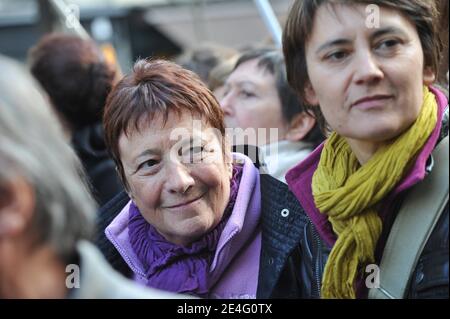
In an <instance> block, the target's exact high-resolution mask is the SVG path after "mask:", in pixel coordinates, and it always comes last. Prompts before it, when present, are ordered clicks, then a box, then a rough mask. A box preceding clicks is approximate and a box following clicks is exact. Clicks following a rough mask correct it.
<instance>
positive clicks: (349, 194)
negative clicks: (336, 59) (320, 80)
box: [312, 87, 438, 298]
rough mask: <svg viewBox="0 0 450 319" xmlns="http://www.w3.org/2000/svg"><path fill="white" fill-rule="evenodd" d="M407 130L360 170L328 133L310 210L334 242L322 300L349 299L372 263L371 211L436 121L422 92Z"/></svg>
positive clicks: (374, 220) (375, 219) (432, 102)
mask: <svg viewBox="0 0 450 319" xmlns="http://www.w3.org/2000/svg"><path fill="white" fill-rule="evenodd" d="M423 93H424V97H423V103H422V107H421V110H420V113H419V116H418V118H417V119H416V121H415V122H414V123H413V124H412V125H411V127H410V128H409V129H407V130H406V131H405V132H403V133H402V134H401V135H399V136H398V137H396V138H395V140H393V141H391V142H389V143H386V144H385V145H383V146H382V147H380V148H379V149H378V150H377V151H376V153H375V154H374V155H373V156H372V157H371V158H370V159H369V161H368V162H367V163H365V164H364V165H362V166H361V165H360V164H359V162H358V160H357V158H356V156H355V154H354V153H353V151H352V149H351V148H350V146H349V144H348V143H347V141H346V140H345V138H343V137H341V136H339V135H338V134H337V133H336V132H334V133H332V134H331V135H330V137H329V138H328V140H327V141H326V143H325V145H324V148H323V150H322V153H321V156H320V161H319V165H318V166H317V169H316V171H315V172H314V175H313V179H312V192H313V197H314V202H315V204H316V207H317V208H318V209H319V211H320V212H321V213H322V214H326V215H327V216H328V220H329V221H330V223H331V225H332V227H333V230H334V232H335V233H336V234H337V236H338V239H337V241H336V243H335V245H334V246H333V248H332V250H331V253H330V256H329V258H328V261H327V263H326V265H325V269H324V275H323V280H322V297H323V298H355V296H356V293H355V289H354V286H355V279H356V278H357V277H358V276H359V273H362V268H363V267H364V266H365V265H367V264H370V263H374V262H375V257H374V254H375V248H376V245H377V242H378V239H379V237H380V235H381V231H382V221H381V218H380V217H379V216H378V212H377V210H376V206H377V204H378V203H380V201H382V199H383V198H385V197H386V196H387V195H388V194H389V192H390V191H391V190H393V189H394V188H395V186H396V185H397V184H398V183H399V182H400V181H401V180H402V178H403V177H404V176H405V174H406V173H407V172H408V170H409V168H410V167H411V164H412V163H414V159H415V156H416V155H417V154H418V153H419V151H420V150H421V149H422V147H423V146H424V145H425V143H426V141H427V140H428V138H429V136H430V135H431V133H432V132H433V129H434V128H435V126H436V122H437V109H438V108H437V102H436V99H435V96H434V95H433V93H431V92H430V91H429V90H428V88H427V87H424V89H423Z"/></svg>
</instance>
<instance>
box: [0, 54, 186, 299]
mask: <svg viewBox="0 0 450 319" xmlns="http://www.w3.org/2000/svg"><path fill="white" fill-rule="evenodd" d="M0 69H1V70H2V71H3V72H2V73H1V74H0V109H1V112H0V298H171V297H174V295H169V294H167V293H164V292H160V291H156V290H148V289H143V288H142V287H139V286H136V285H135V284H134V283H133V282H131V281H128V280H127V279H125V278H124V277H122V276H121V275H119V274H118V273H116V272H115V271H114V270H113V269H112V268H111V267H110V266H109V265H108V263H107V262H106V261H105V260H104V259H103V256H102V255H101V253H100V252H99V251H98V250H97V249H96V247H95V246H94V245H92V244H91V243H89V241H88V239H89V238H90V236H91V231H92V230H93V226H94V219H95V210H96V205H95V202H94V200H93V199H92V197H91V195H90V194H89V192H88V188H87V187H86V184H85V183H84V182H83V181H84V176H85V175H84V173H83V169H82V166H81V163H80V162H79V160H78V158H77V157H76V155H75V153H74V152H73V149H72V148H71V147H70V145H69V144H68V143H67V141H66V140H65V139H64V135H63V131H62V128H61V125H60V122H59V121H58V119H57V117H56V116H55V113H54V112H53V110H52V109H51V107H50V106H49V104H48V103H47V101H46V99H45V98H44V95H43V94H42V93H41V92H42V91H40V90H39V89H38V84H37V83H36V82H35V81H34V79H33V78H32V76H31V75H30V74H29V73H28V72H26V69H25V68H24V67H22V66H20V65H19V64H18V63H17V62H13V61H12V60H10V59H8V58H4V57H1V56H0ZM68 266H70V267H69V268H67V267H68ZM177 297H179V296H177Z"/></svg>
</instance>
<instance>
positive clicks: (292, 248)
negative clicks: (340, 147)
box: [257, 109, 449, 298]
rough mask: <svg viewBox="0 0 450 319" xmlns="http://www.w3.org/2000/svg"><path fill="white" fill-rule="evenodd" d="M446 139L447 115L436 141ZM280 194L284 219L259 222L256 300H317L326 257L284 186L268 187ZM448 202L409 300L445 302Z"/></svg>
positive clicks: (274, 216)
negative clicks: (285, 204)
mask: <svg viewBox="0 0 450 319" xmlns="http://www.w3.org/2000/svg"><path fill="white" fill-rule="evenodd" d="M447 134H448V109H447V112H446V114H445V115H444V119H443V125H442V130H441V136H440V139H442V138H443V137H444V136H446V135H447ZM279 193H285V200H286V201H288V202H290V203H291V207H292V209H291V210H290V213H289V216H286V214H284V215H281V214H279V213H278V212H277V211H276V210H265V211H264V214H263V216H262V245H261V246H262V249H261V260H260V273H259V282H258V291H257V297H258V298H319V297H320V288H321V283H322V275H323V270H324V268H325V263H326V261H327V258H328V255H329V253H330V251H331V249H330V247H328V246H327V244H326V243H324V242H323V241H322V239H321V238H320V236H319V234H318V232H317V230H316V228H315V226H314V225H313V223H312V222H311V220H310V219H309V218H308V216H307V215H306V213H305V211H304V210H303V208H302V207H301V206H300V204H299V202H298V201H297V199H296V198H295V196H294V195H293V194H292V193H291V192H290V191H289V190H288V189H287V186H282V185H273V187H272V189H271V193H269V194H267V193H266V194H262V197H263V198H266V199H267V198H268V197H270V196H273V194H279ZM402 200H403V198H399V199H398V200H397V202H396V203H395V204H394V214H392V215H391V216H392V218H391V220H389V221H387V223H386V224H385V225H384V226H383V234H382V235H381V236H382V237H383V236H385V237H387V236H388V234H389V232H390V228H391V226H392V224H393V221H394V219H395V216H396V213H398V210H399V208H400V206H401V203H402ZM448 225H449V206H448V202H447V205H446V208H445V210H444V212H443V213H442V215H441V217H440V219H439V221H438V223H437V224H436V225H435V227H434V229H433V231H432V234H431V236H430V238H429V239H428V241H427V244H426V245H425V248H424V250H423V251H422V254H421V255H420V258H419V261H418V263H417V266H416V268H415V271H414V273H413V275H412V276H411V278H410V283H409V287H408V291H407V297H408V298H448V297H449V290H448V289H449V230H448V228H449V227H448Z"/></svg>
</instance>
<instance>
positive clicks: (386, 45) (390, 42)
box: [376, 39, 400, 50]
mask: <svg viewBox="0 0 450 319" xmlns="http://www.w3.org/2000/svg"><path fill="white" fill-rule="evenodd" d="M398 44H400V41H399V40H397V39H387V40H383V41H380V42H379V43H378V45H377V46H376V48H377V49H381V50H383V49H386V50H388V49H392V48H394V47H396V46H397V45H398Z"/></svg>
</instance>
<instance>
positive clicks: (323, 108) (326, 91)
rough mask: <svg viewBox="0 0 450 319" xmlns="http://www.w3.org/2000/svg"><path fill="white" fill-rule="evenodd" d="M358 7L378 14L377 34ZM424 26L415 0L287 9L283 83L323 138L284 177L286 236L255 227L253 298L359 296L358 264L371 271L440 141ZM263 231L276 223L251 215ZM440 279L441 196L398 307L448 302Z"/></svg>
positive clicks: (361, 272)
mask: <svg viewBox="0 0 450 319" xmlns="http://www.w3.org/2000/svg"><path fill="white" fill-rule="evenodd" d="M368 4H376V5H378V8H379V22H380V26H379V27H377V28H371V27H370V26H368V24H367V12H368V11H367V10H366V9H367V8H366V6H367V5H368ZM418 13H419V14H418ZM436 18H437V12H436V8H435V5H434V4H433V3H432V2H431V1H424V0H413V1H410V0H408V1H406V0H405V1H395V2H391V1H384V0H378V1H373V0H371V1H365V0H355V1H350V3H349V1H331V0H328V1H327V0H323V1H313V0H304V1H296V2H295V4H294V6H293V7H292V10H291V12H290V15H289V18H288V20H287V23H286V27H285V30H284V38H283V49H284V54H285V56H286V63H287V69H288V79H289V82H290V84H291V85H292V86H293V87H294V89H295V90H296V91H297V93H298V94H299V95H300V96H301V97H302V98H304V99H305V100H306V101H307V102H308V103H309V104H311V105H317V106H318V107H317V111H318V114H320V116H321V117H323V119H324V121H326V126H327V127H328V128H329V129H330V131H331V134H330V135H329V137H328V139H327V140H326V141H325V142H324V143H323V144H322V145H321V146H319V147H318V148H317V149H316V150H315V151H314V152H313V153H312V154H311V155H310V156H309V157H308V158H307V159H306V160H304V161H303V162H302V163H300V164H299V165H298V166H297V167H294V168H293V169H291V170H290V171H289V172H288V173H287V175H286V180H287V183H288V185H289V188H290V190H292V192H293V193H294V194H295V196H296V197H297V199H298V201H299V203H300V205H299V211H300V213H298V214H297V215H296V216H295V219H293V220H292V223H294V224H296V225H297V226H296V227H294V230H293V231H291V232H289V233H283V230H282V229H281V228H280V229H277V226H274V227H264V226H263V229H265V231H263V240H262V255H261V256H262V257H261V264H260V269H261V270H260V280H259V287H258V295H259V297H301V298H314V297H321V298H366V297H367V293H368V288H370V287H368V286H367V284H366V280H365V269H366V266H367V265H370V264H376V265H379V264H380V261H381V260H382V257H383V255H384V253H385V245H386V242H387V239H388V237H389V235H390V232H391V229H392V225H393V223H394V221H395V219H396V217H397V214H398V212H399V209H400V207H401V205H402V202H403V200H404V199H405V198H407V197H408V194H409V193H410V191H411V190H412V189H414V188H415V187H417V185H418V184H419V183H420V182H421V181H422V180H424V179H426V178H427V176H428V174H429V173H430V172H431V170H432V168H433V165H432V164H433V156H432V154H431V153H432V152H433V149H434V148H435V147H436V145H438V144H439V143H440V141H441V140H442V138H443V137H444V136H445V135H448V112H447V115H445V113H446V108H448V107H447V105H448V101H447V98H446V97H445V95H444V94H443V93H442V92H441V91H440V90H439V89H437V88H435V87H433V86H431V85H432V84H433V82H434V80H435V74H436V72H437V67H436V66H437V65H438V64H439V48H440V42H439V40H438V39H437V35H436V34H437V26H436V23H437V19H436ZM311 30H312V31H311ZM319 108H320V110H319ZM443 123H444V125H443ZM323 124H324V125H325V123H323ZM447 145H448V144H447ZM446 153H447V157H448V146H447V151H446ZM437 173H438V174H439V172H437ZM302 210H304V213H305V214H303V212H302ZM430 213H432V212H431V211H430V210H429V211H424V212H423V214H430ZM269 224H272V225H278V222H277V216H271V215H265V216H263V225H269ZM415 235H416V234H415V233H414V232H412V231H411V233H410V236H411V237H413V236H415ZM270 260H272V261H273V260H275V261H276V262H272V263H270V262H269V261H270ZM277 269H278V270H277ZM446 269H448V197H447V202H446V208H445V209H444V211H443V213H442V215H441V216H440V217H439V220H438V221H437V223H436V225H435V226H434V228H433V229H432V231H431V236H430V237H429V238H428V239H427V241H426V244H425V246H424V249H423V250H422V252H421V253H420V257H419V260H418V263H417V265H416V266H415V270H414V272H413V274H412V276H410V278H409V280H408V283H407V289H406V292H405V294H404V297H408V298H425V297H432V298H438V297H447V298H448V271H446ZM293 275H294V276H295V277H296V280H294V279H293V278H292V276H293ZM380 276H383V273H381V274H380Z"/></svg>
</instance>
